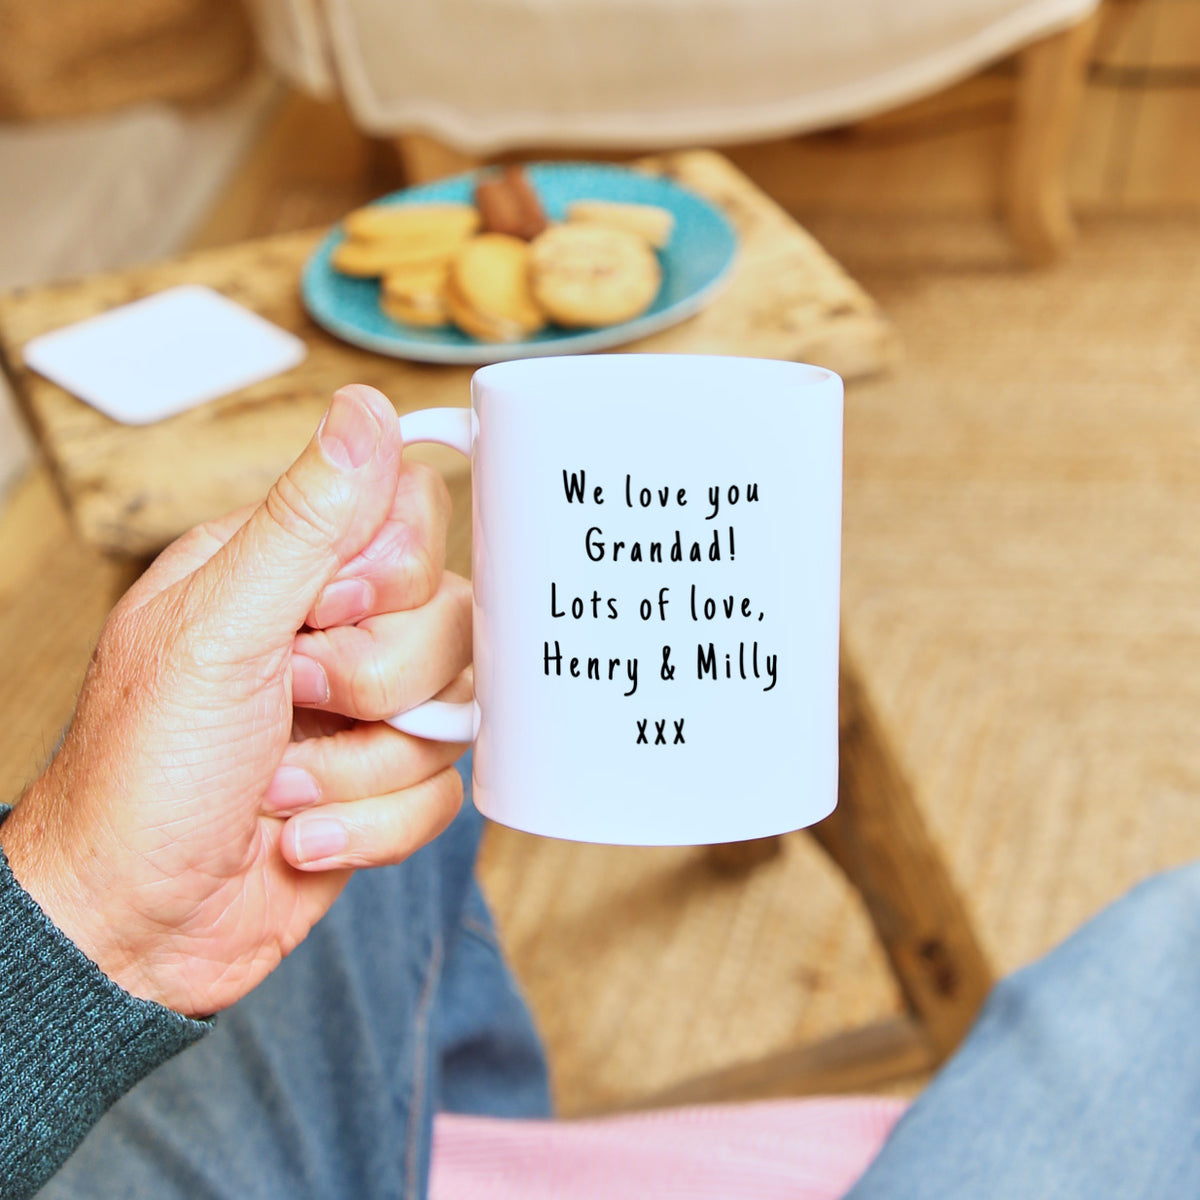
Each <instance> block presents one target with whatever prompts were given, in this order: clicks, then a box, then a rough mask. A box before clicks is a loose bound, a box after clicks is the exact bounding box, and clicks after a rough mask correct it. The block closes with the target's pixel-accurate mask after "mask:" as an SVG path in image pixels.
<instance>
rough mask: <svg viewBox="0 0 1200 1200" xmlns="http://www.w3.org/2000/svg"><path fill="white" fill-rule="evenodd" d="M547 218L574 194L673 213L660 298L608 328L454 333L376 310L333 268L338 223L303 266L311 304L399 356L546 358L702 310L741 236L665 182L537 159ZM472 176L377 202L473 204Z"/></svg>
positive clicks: (356, 283)
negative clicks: (505, 334)
mask: <svg viewBox="0 0 1200 1200" xmlns="http://www.w3.org/2000/svg"><path fill="white" fill-rule="evenodd" d="M526 170H527V171H528V174H529V178H530V180H531V182H532V183H533V186H534V187H535V188H536V189H537V193H538V196H539V197H540V198H541V201H542V206H543V208H545V210H546V214H547V215H548V216H549V217H551V218H552V219H561V218H562V217H563V216H565V213H566V207H567V205H568V204H569V203H570V202H571V201H573V200H620V201H625V202H628V203H633V204H657V205H658V206H659V207H660V208H666V209H669V210H670V211H671V212H672V213H674V215H675V230H674V233H673V234H672V235H671V241H670V244H669V245H668V246H667V248H666V249H665V250H662V251H660V252H659V258H660V259H661V261H662V266H663V282H662V287H661V288H660V289H659V293H658V296H657V297H656V298H655V301H654V303H653V304H652V305H651V306H650V307H649V308H648V309H647V310H646V311H645V312H644V313H643V314H642V315H641V316H640V317H637V318H635V319H634V320H632V321H625V322H624V323H623V324H621V325H610V326H608V327H606V328H604V329H582V330H581V329H562V328H559V327H557V326H554V325H551V326H548V327H547V328H546V329H544V330H542V332H541V333H538V334H535V335H534V336H533V337H531V338H527V339H526V340H525V341H522V342H505V343H493V342H481V341H477V340H476V339H475V338H473V337H469V336H468V335H467V334H465V333H462V332H461V331H460V330H458V329H454V328H452V327H445V328H441V329H421V328H418V327H417V326H414V325H401V324H399V323H398V322H396V321H393V320H392V319H391V318H390V317H388V316H386V315H385V314H384V313H383V311H382V310H381V309H380V307H379V281H378V280H376V279H355V278H353V277H352V276H349V275H343V274H341V273H340V272H338V271H335V270H334V269H333V267H332V266H330V264H329V256H330V254H331V253H332V252H333V248H334V247H335V246H336V245H337V244H338V243H339V242H340V241H341V240H342V237H343V234H342V231H341V229H340V227H335V228H334V230H333V232H332V233H330V235H329V236H328V237H327V238H326V239H325V240H324V241H323V242H322V243H321V244H320V245H319V246H318V247H317V249H316V250H315V251H314V252H313V255H312V257H311V258H310V259H309V260H308V263H307V264H306V266H305V268H304V275H303V278H302V281H301V292H302V295H303V297H304V303H305V306H306V307H307V308H308V311H309V313H310V314H311V315H312V318H313V320H315V321H316V322H317V323H318V324H319V325H323V326H324V327H325V328H326V329H328V330H329V332H330V333H332V334H335V335H336V336H337V337H340V338H344V339H345V340H346V341H347V342H353V343H354V344H355V345H356V346H363V347H365V348H366V349H368V350H375V351H377V352H378V353H380V354H390V355H391V356H392V357H394V358H412V359H417V360H419V361H422V362H437V363H462V364H468V365H479V364H483V363H492V362H503V361H505V360H506V359H510V358H533V357H538V356H541V355H545V354H591V353H593V352H595V351H597V350H608V349H610V348H611V347H613V346H619V345H621V344H623V343H624V342H632V341H634V340H636V339H637V338H643V337H647V336H649V335H650V334H652V333H657V332H658V331H659V330H660V329H666V328H667V327H668V326H671V325H675V324H677V323H678V322H680V321H683V320H685V319H686V318H688V317H690V316H692V315H693V314H694V313H697V312H699V311H700V309H701V308H703V307H704V306H705V305H706V304H707V303H708V302H709V301H710V300H711V299H712V297H713V295H714V294H715V292H716V290H717V289H718V287H719V286H720V284H721V282H722V281H723V280H724V278H725V276H726V275H727V274H728V271H729V268H730V265H731V264H732V262H733V256H734V250H735V248H736V244H737V239H736V237H735V235H734V232H733V228H732V226H731V225H730V224H729V222H728V221H727V220H726V219H725V217H724V215H723V214H722V213H721V212H720V210H719V209H717V208H715V207H714V206H713V205H712V204H710V203H709V202H708V201H707V200H704V199H702V198H701V197H700V196H697V195H696V194H695V193H694V192H690V191H687V190H686V189H685V188H682V187H680V186H679V185H678V184H677V183H672V182H671V181H670V180H669V179H660V178H656V177H655V176H652V175H642V174H639V173H638V172H636V171H630V170H627V169H626V168H624V167H614V166H606V165H603V164H600V163H535V164H533V165H531V166H529V167H527V168H526ZM474 186H475V174H474V173H472V174H468V175H458V176H455V177H454V178H453V179H442V180H438V182H436V183H429V184H425V185H423V186H422V187H414V188H406V189H405V190H404V191H402V192H394V193H393V194H392V195H390V196H384V197H383V198H382V199H380V200H378V201H377V202H376V203H378V204H428V203H430V202H435V201H442V202H446V201H458V202H464V203H470V201H471V198H472V194H473V191H474Z"/></svg>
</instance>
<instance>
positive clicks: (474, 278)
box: [446, 233, 546, 342]
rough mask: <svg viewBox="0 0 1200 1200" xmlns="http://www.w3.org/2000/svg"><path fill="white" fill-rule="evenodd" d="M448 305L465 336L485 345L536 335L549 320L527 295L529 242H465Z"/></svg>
mask: <svg viewBox="0 0 1200 1200" xmlns="http://www.w3.org/2000/svg"><path fill="white" fill-rule="evenodd" d="M446 306H447V307H448V308H449V310H450V315H451V316H452V317H453V318H454V322H455V324H456V325H458V326H459V327H460V328H461V329H462V330H463V332H464V333H469V334H471V336H472V337H477V338H481V339H482V340H484V341H488V342H514V341H519V340H520V339H521V338H523V337H528V336H529V335H530V334H531V333H536V332H537V331H538V330H539V329H541V328H542V326H543V325H545V323H546V317H545V314H544V313H543V312H542V311H541V309H540V308H538V306H537V304H536V303H535V302H534V299H533V296H532V294H531V293H530V290H529V243H528V242H523V241H521V239H520V238H515V237H512V236H510V235H508V234H504V233H483V234H480V235H479V236H478V237H476V238H473V239H472V240H471V241H469V242H467V244H466V245H465V246H463V247H462V248H461V249H460V250H459V252H458V254H457V255H456V256H455V258H454V261H453V263H451V266H450V272H449V275H448V277H447V281H446Z"/></svg>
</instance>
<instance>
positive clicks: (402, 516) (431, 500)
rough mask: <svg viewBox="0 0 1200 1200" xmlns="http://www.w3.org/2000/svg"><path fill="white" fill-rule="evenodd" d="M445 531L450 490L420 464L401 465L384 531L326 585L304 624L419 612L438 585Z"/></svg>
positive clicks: (321, 624)
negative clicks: (418, 609)
mask: <svg viewBox="0 0 1200 1200" xmlns="http://www.w3.org/2000/svg"><path fill="white" fill-rule="evenodd" d="M449 527H450V492H449V490H448V489H447V487H446V483H445V481H444V480H443V479H442V477H441V475H439V474H438V473H437V472H436V471H435V470H433V469H432V468H431V467H428V466H426V465H425V464H424V463H405V464H404V465H403V466H402V467H401V469H400V477H399V480H398V481H397V484H396V498H395V500H394V501H393V503H392V508H391V512H389V513H388V517H387V520H386V521H385V522H384V523H383V527H382V528H381V529H380V530H379V532H378V533H377V534H376V535H375V536H374V538H372V539H371V542H370V543H369V544H368V545H367V546H366V547H365V548H364V549H363V550H362V551H361V552H360V553H359V554H357V555H356V556H355V557H354V558H352V559H351V560H350V561H349V562H348V563H346V564H345V566H343V567H342V568H341V570H339V571H338V573H337V574H336V575H335V576H334V578H333V580H332V581H331V582H330V583H328V584H327V585H326V586H325V588H324V590H323V591H322V592H321V595H320V596H319V597H318V598H317V602H316V604H314V605H313V608H312V611H311V612H310V613H309V614H308V624H309V625H311V626H312V627H313V628H314V629H325V628H328V627H329V626H331V625H352V624H354V623H355V622H356V621H361V620H362V619H363V618H364V617H369V616H372V615H374V614H375V613H383V612H398V611H400V610H402V609H407V608H419V607H420V606H421V605H422V604H424V603H426V602H427V601H428V600H429V599H430V598H431V597H432V596H433V595H434V593H435V592H436V591H437V589H438V584H439V583H440V582H441V577H442V568H443V567H444V566H445V562H446V533H447V530H448V529H449Z"/></svg>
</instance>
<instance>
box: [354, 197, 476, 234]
mask: <svg viewBox="0 0 1200 1200" xmlns="http://www.w3.org/2000/svg"><path fill="white" fill-rule="evenodd" d="M479 223H480V214H479V211H478V209H476V208H475V206H474V205H473V204H369V205H367V207H366V208H356V209H355V210H354V211H353V212H352V213H347V214H346V216H345V217H344V218H343V219H342V227H343V228H344V229H345V231H346V235H347V237H350V238H356V239H360V240H363V239H365V240H368V241H404V240H407V239H410V238H413V237H426V236H430V235H432V236H435V237H436V236H448V237H454V238H457V239H459V240H462V239H465V238H469V237H470V236H471V235H472V234H473V233H475V232H476V231H477V230H478V229H479Z"/></svg>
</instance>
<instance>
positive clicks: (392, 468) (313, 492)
mask: <svg viewBox="0 0 1200 1200" xmlns="http://www.w3.org/2000/svg"><path fill="white" fill-rule="evenodd" d="M402 448H403V447H402V443H401V439H400V422H399V421H398V420H397V419H396V413H395V410H394V409H393V408H392V406H391V403H390V402H389V401H388V399H387V397H386V396H384V395H383V393H382V392H379V391H376V389H375V388H371V387H367V386H365V385H364V384H352V385H351V386H349V387H344V388H342V389H340V390H339V391H338V392H336V393H335V394H334V397H333V401H332V403H331V404H330V406H329V409H328V411H327V412H326V413H325V416H324V417H323V418H322V420H321V424H320V425H319V426H318V427H317V432H316V434H315V435H314V437H313V439H312V441H311V442H309V444H308V445H307V446H306V447H305V449H304V451H303V453H302V454H301V455H300V457H299V458H298V459H296V461H295V462H294V463H292V465H291V466H290V467H289V468H288V469H287V471H286V472H285V473H284V474H283V475H282V476H281V477H280V478H279V479H278V480H277V481H276V483H275V484H274V486H273V487H272V488H271V490H270V492H269V493H268V494H267V498H266V500H264V501H263V503H262V504H260V505H259V506H258V508H257V509H256V510H255V511H254V513H253V514H252V515H251V516H250V518H249V520H247V521H246V523H245V524H244V525H243V526H242V527H241V528H240V529H239V530H238V531H237V533H235V534H234V535H233V537H232V538H230V539H229V541H228V542H226V544H225V545H224V546H222V547H221V549H219V550H218V551H217V552H216V554H214V555H213V556H212V558H210V559H209V560H208V562H206V563H205V564H204V565H203V566H202V567H200V569H199V570H198V571H197V572H196V573H195V575H193V577H192V581H191V587H190V588H189V591H190V592H192V593H193V595H194V596H195V597H196V599H197V601H198V605H199V611H198V612H197V613H196V619H197V621H198V622H199V624H201V625H202V626H205V627H208V629H209V630H210V631H211V634H212V635H213V636H215V637H216V638H217V639H218V640H219V643H220V645H221V646H222V649H223V653H224V654H226V655H232V656H234V657H235V658H239V659H240V658H242V657H245V656H249V655H255V654H258V653H263V652H269V651H271V650H275V649H279V648H282V647H284V646H286V645H289V644H290V643H291V639H292V638H293V636H294V635H295V633H296V630H298V629H299V628H300V626H301V625H303V624H304V618H305V616H306V615H307V613H308V612H309V610H310V609H311V608H312V606H313V604H314V603H315V602H316V600H317V597H318V596H319V595H320V594H321V590H322V589H323V588H324V586H325V584H326V583H328V581H329V580H330V579H331V578H332V577H333V576H334V575H335V574H336V573H337V571H338V569H339V568H340V567H341V566H342V564H343V563H345V562H348V561H349V560H350V559H351V558H353V557H354V556H355V555H356V554H358V552H359V551H360V550H362V549H363V548H364V547H365V546H366V545H367V544H368V543H369V542H370V541H371V539H372V537H374V536H375V533H376V532H377V531H378V530H379V528H380V526H382V524H383V522H384V521H385V519H386V518H387V515H388V512H389V511H390V509H391V506H392V501H393V498H394V496H395V492H396V484H397V479H398V476H399V472H400V452H401V450H402Z"/></svg>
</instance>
